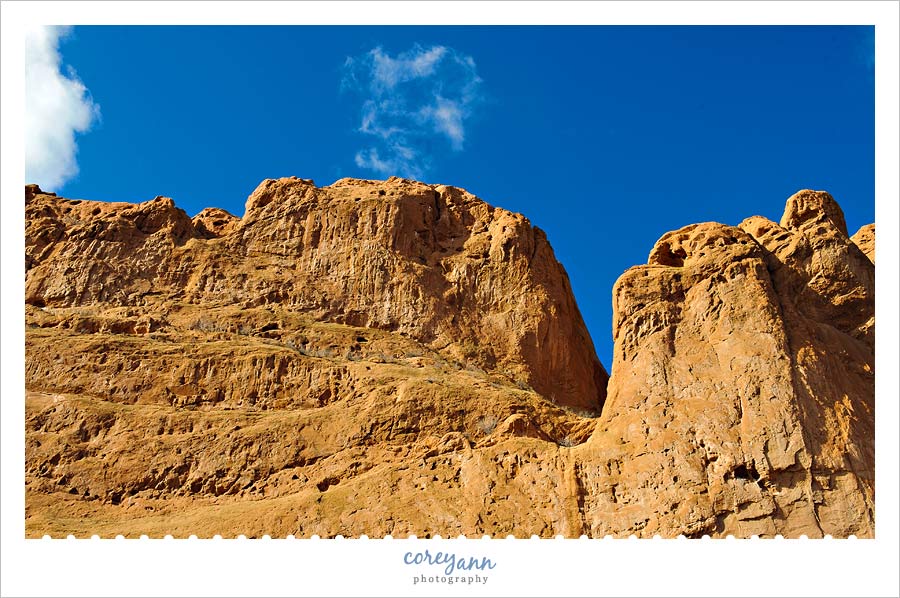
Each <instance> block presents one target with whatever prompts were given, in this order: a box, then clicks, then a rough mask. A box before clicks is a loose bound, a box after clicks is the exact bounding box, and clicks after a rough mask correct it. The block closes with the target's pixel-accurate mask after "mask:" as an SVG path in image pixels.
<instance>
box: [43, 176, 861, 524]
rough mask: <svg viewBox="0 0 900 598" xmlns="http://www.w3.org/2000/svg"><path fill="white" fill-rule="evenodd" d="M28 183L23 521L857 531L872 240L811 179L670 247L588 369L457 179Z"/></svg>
mask: <svg viewBox="0 0 900 598" xmlns="http://www.w3.org/2000/svg"><path fill="white" fill-rule="evenodd" d="M25 199H26V297H25V310H26V325H27V329H26V397H25V404H26V422H25V425H26V463H25V468H26V533H27V535H28V536H31V537H33V536H41V535H43V534H50V535H52V536H54V537H61V536H65V535H67V534H75V535H76V536H79V537H85V536H89V535H91V534H99V535H101V536H103V537H112V536H115V535H116V534H123V535H126V536H137V535H140V534H148V535H150V536H152V537H161V536H162V535H165V534H172V535H174V536H176V537H186V536H188V535H190V534H196V535H198V536H201V537H209V536H212V535H214V534H220V535H222V536H224V537H234V536H236V535H238V534H244V535H247V536H248V537H258V536H261V535H263V534H269V535H271V536H273V537H277V536H282V537H283V536H285V535H287V534H294V535H296V536H298V537H301V536H310V535H312V534H318V535H320V536H322V537H331V536H335V535H338V534H342V535H344V536H358V535H361V534H367V535H369V536H370V537H381V536H383V535H386V534H392V535H394V536H395V537H403V536H406V535H408V534H416V535H417V536H419V537H428V536H431V535H434V534H441V535H442V536H444V537H447V536H457V535H459V534H466V535H470V536H471V535H477V536H481V535H482V534H490V535H494V536H506V535H507V534H513V535H516V536H519V537H527V536H530V535H532V534H537V535H540V536H544V537H549V536H554V535H557V534H562V535H565V536H569V537H577V536H579V535H582V534H586V535H589V536H592V537H602V536H604V535H606V534H612V535H614V536H628V535H631V534H635V535H638V536H648V537H649V536H653V535H655V534H660V535H662V536H665V537H674V536H677V535H680V534H684V535H687V536H691V537H697V536H701V535H704V534H709V535H711V536H725V535H728V534H733V535H735V536H739V537H749V536H750V535H753V534H758V535H761V536H774V535H776V534H782V535H785V536H790V537H797V536H799V535H801V534H806V535H808V536H810V537H820V536H823V535H825V534H831V535H834V536H840V537H844V536H848V535H850V534H856V535H857V536H864V537H868V536H872V535H873V534H874V227H872V228H871V229H870V228H867V227H864V228H863V229H861V230H860V232H859V233H857V234H856V235H854V236H853V238H852V239H850V238H848V236H847V230H846V225H845V223H844V218H843V215H842V213H841V210H840V207H839V206H838V204H837V203H836V202H835V201H834V199H833V198H832V197H831V196H830V195H828V194H827V193H824V192H813V191H801V192H799V193H797V194H795V195H794V196H792V197H791V198H790V199H789V200H788V202H787V206H786V209H785V214H784V216H783V218H782V219H781V222H780V223H775V222H772V221H769V220H766V219H764V218H761V217H753V218H749V219H747V220H745V221H744V222H742V223H741V224H740V225H739V226H737V227H733V226H726V225H722V224H715V223H705V224H698V225H693V226H689V227H686V228H683V229H681V230H679V231H675V232H672V233H668V234H666V235H664V236H663V237H662V238H661V239H660V240H659V241H658V242H657V244H656V246H655V247H654V248H653V250H652V252H651V254H650V258H649V259H648V264H647V265H643V266H636V267H634V268H631V269H630V270H628V271H627V272H626V273H625V274H623V276H622V277H621V278H620V279H619V281H618V282H617V284H616V286H615V288H614V292H613V309H614V331H613V332H614V341H615V356H614V363H613V367H612V372H613V375H612V377H611V378H610V377H609V376H608V375H607V373H606V370H605V369H604V368H603V366H602V365H601V364H600V362H599V360H598V359H597V357H596V353H595V351H594V348H593V344H592V341H591V339H590V336H589V335H588V332H587V330H586V328H585V326H584V323H583V321H582V319H581V316H580V314H579V311H578V307H577V305H576V303H575V299H574V296H573V294H572V291H571V288H570V285H569V282H568V278H567V276H566V273H565V270H564V269H563V267H562V266H561V265H560V264H559V263H558V262H557V261H556V259H555V257H554V255H553V251H552V249H551V247H550V245H549V243H548V242H547V239H546V236H545V235H544V234H543V232H542V231H540V230H539V229H537V228H535V227H533V226H531V224H530V223H529V222H528V220H527V219H526V218H525V217H523V216H521V215H518V214H513V213H510V212H507V211H505V210H502V209H499V208H494V207H491V206H490V205H488V204H486V203H485V202H483V201H481V200H480V199H478V198H476V197H474V196H472V195H471V194H469V193H467V192H465V191H463V190H460V189H457V188H454V187H447V186H435V185H425V184H423V183H418V182H413V181H407V180H403V179H397V178H392V179H389V180H388V181H363V180H355V179H342V180H340V181H337V182H336V183H334V184H333V185H331V186H328V187H322V188H319V187H316V186H315V185H314V184H313V183H312V181H308V180H304V179H297V178H289V179H279V180H266V181H264V182H263V183H262V184H261V185H260V186H259V187H258V188H257V189H256V191H254V192H253V194H251V196H250V197H249V199H248V200H247V204H246V211H245V214H244V215H243V216H242V217H241V218H238V217H236V216H234V215H232V214H229V213H228V212H226V211H224V210H220V209H217V208H208V209H206V210H203V211H202V212H200V213H199V214H197V215H196V216H195V217H194V218H189V217H188V215H187V214H186V213H184V212H183V211H182V210H180V209H179V208H177V207H176V206H175V204H174V202H173V201H172V200H171V199H168V198H163V197H157V198H156V199H153V200H151V201H147V202H144V203H139V204H130V203H104V202H97V201H83V200H70V199H64V198H60V197H56V196H55V195H53V194H47V193H43V192H42V191H41V190H40V189H39V188H38V187H37V186H35V185H30V186H28V187H26V196H25Z"/></svg>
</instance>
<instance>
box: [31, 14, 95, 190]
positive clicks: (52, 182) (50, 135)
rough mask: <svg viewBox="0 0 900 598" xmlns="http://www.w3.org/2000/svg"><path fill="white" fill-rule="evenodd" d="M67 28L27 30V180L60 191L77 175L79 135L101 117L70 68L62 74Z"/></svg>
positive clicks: (35, 28)
mask: <svg viewBox="0 0 900 598" xmlns="http://www.w3.org/2000/svg"><path fill="white" fill-rule="evenodd" d="M67 33H68V28H65V27H34V28H29V29H28V30H27V31H26V32H25V178H26V181H27V182H29V183H38V184H39V185H41V187H42V188H43V189H45V190H58V189H59V188H60V187H62V186H63V185H64V184H65V183H66V182H67V181H69V180H71V179H72V177H74V176H75V175H76V174H78V163H77V162H76V160H75V154H76V152H77V146H76V143H75V134H76V133H85V132H87V131H88V130H89V129H90V127H91V124H92V123H93V122H94V120H95V119H96V118H99V116H100V107H99V106H98V105H97V104H95V103H94V101H93V99H92V98H91V96H90V93H89V92H88V90H87V88H86V87H85V86H84V83H82V82H81V80H79V79H78V76H77V75H76V74H75V71H74V69H72V67H65V73H63V72H62V70H61V69H62V67H63V64H62V57H61V56H60V54H59V41H60V39H61V38H62V37H64V36H65V35H66V34H67Z"/></svg>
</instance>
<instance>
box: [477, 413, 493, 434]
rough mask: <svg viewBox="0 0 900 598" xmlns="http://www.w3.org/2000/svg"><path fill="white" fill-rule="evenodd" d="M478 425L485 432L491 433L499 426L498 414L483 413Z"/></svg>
mask: <svg viewBox="0 0 900 598" xmlns="http://www.w3.org/2000/svg"><path fill="white" fill-rule="evenodd" d="M476 425H477V427H478V429H479V430H481V432H482V433H483V434H490V433H491V432H493V431H494V428H496V427H497V416H496V415H482V416H481V417H480V418H478V423H477V424H476Z"/></svg>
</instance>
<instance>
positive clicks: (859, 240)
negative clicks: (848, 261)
mask: <svg viewBox="0 0 900 598" xmlns="http://www.w3.org/2000/svg"><path fill="white" fill-rule="evenodd" d="M850 240H851V241H853V243H855V244H856V246H857V247H859V249H860V251H862V252H863V253H865V254H866V257H867V258H869V260H871V262H872V263H873V264H874V263H875V225H874V224H867V225H865V226H862V227H860V229H859V230H858V231H856V234H855V235H853V236H852V237H850Z"/></svg>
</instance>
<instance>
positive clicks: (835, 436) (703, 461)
mask: <svg viewBox="0 0 900 598" xmlns="http://www.w3.org/2000/svg"><path fill="white" fill-rule="evenodd" d="M781 222H782V223H781V225H779V224H776V223H774V222H771V221H769V220H766V219H765V218H761V217H753V218H750V219H748V220H745V221H744V222H743V223H741V225H740V226H739V227H732V226H726V225H722V224H715V223H706V224H698V225H692V226H688V227H685V228H683V229H681V230H679V231H675V232H673V233H668V234H666V235H664V236H663V237H662V238H661V239H660V240H659V241H658V242H657V244H656V246H655V247H654V248H653V251H652V252H651V254H650V258H649V260H648V264H647V265H646V266H638V267H635V268H632V269H630V270H629V271H628V272H626V273H625V274H624V275H623V276H622V277H621V278H620V279H619V281H618V282H617V283H616V286H615V289H614V291H613V300H614V312H615V323H614V340H615V357H614V359H615V361H614V363H613V368H612V369H613V376H612V378H611V379H610V384H609V397H608V399H607V405H606V409H605V411H604V417H603V418H602V421H601V423H600V424H599V425H598V427H597V430H596V431H595V433H594V435H593V437H592V439H591V441H590V442H589V443H587V444H586V445H585V447H584V450H585V451H586V453H587V454H586V456H585V457H584V461H585V463H586V464H591V467H590V468H588V469H585V470H584V472H583V473H582V478H583V481H582V484H584V485H585V494H586V496H587V498H586V499H585V512H586V523H588V524H589V525H590V527H591V531H592V532H594V533H602V532H610V533H616V534H621V533H627V532H628V530H634V529H639V530H640V531H641V533H642V534H645V535H652V534H655V533H660V534H662V535H663V536H672V535H677V534H686V535H692V536H696V535H703V534H711V535H727V534H734V535H736V536H741V537H746V536H750V535H753V534H759V535H767V536H771V535H775V534H783V535H785V536H791V537H796V536H799V535H801V534H806V535H808V536H810V537H820V536H822V535H824V534H832V535H834V536H847V535H849V534H856V535H859V536H871V535H872V534H873V533H874V463H875V461H874V381H875V377H874V370H873V368H874V350H873V348H874V345H873V340H874V339H873V334H874V269H873V268H872V264H871V262H870V261H869V260H868V259H867V258H866V257H865V256H864V255H863V254H862V253H861V252H860V250H859V249H858V248H857V247H856V245H855V244H854V243H852V242H851V241H850V240H849V239H848V238H847V234H846V225H845V224H844V218H843V214H842V213H841V210H840V208H839V207H838V205H837V203H835V202H834V200H833V198H831V196H830V195H828V194H827V193H823V192H812V191H801V192H799V193H797V194H796V195H794V196H792V197H791V198H790V199H789V200H788V202H787V207H786V209H785V215H784V217H783V218H782V221H781Z"/></svg>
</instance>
